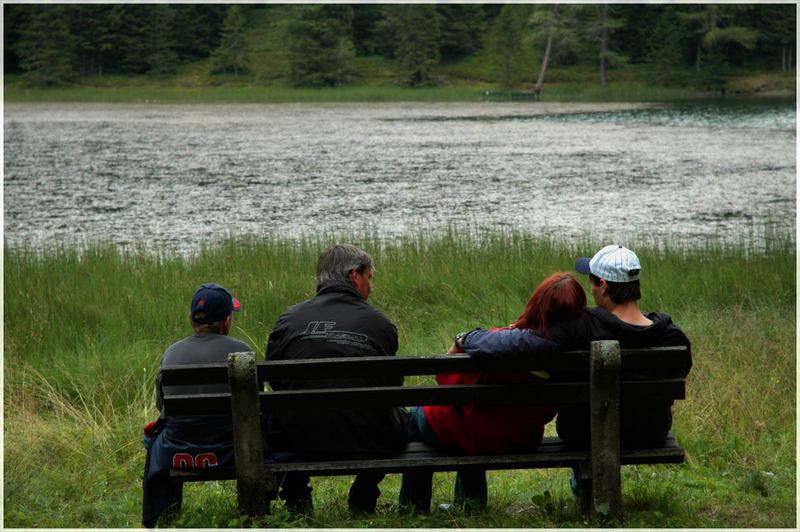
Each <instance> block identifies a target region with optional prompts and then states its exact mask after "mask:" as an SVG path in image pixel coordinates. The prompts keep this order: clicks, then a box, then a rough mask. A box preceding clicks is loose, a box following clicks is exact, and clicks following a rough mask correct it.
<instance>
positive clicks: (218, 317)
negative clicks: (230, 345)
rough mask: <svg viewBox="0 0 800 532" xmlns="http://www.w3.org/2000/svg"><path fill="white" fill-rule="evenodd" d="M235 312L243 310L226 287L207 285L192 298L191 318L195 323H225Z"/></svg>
mask: <svg viewBox="0 0 800 532" xmlns="http://www.w3.org/2000/svg"><path fill="white" fill-rule="evenodd" d="M235 310H242V304H241V303H239V300H238V299H236V298H235V297H233V296H232V295H231V293H230V292H228V291H227V290H226V289H225V288H224V287H222V286H220V285H218V284H216V283H207V284H204V285H202V286H200V288H198V289H197V291H196V292H195V293H194V297H192V306H191V311H190V318H191V320H192V321H193V322H194V323H198V324H204V325H208V324H212V323H215V322H222V321H224V320H225V319H226V318H227V317H228V316H231V315H232V314H233V311H235ZM228 328H230V323H229V324H228Z"/></svg>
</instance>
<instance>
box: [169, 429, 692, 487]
mask: <svg viewBox="0 0 800 532" xmlns="http://www.w3.org/2000/svg"><path fill="white" fill-rule="evenodd" d="M620 458H621V463H622V464H623V465H632V464H677V463H682V462H683V461H684V458H685V455H684V450H683V449H682V448H680V447H679V446H678V444H677V442H676V441H675V438H674V436H673V435H672V433H670V434H669V435H668V437H667V439H666V440H665V441H664V444H663V445H662V446H661V447H655V448H649V449H631V450H625V449H623V450H622V453H621V456H620ZM588 460H589V451H588V450H574V449H569V448H568V447H567V446H566V444H565V443H564V442H563V441H562V440H560V439H559V438H557V437H546V438H544V440H543V441H542V443H541V444H540V445H539V446H538V447H537V448H536V450H535V451H534V452H532V453H520V454H504V455H465V454H459V453H453V452H448V451H441V450H436V449H434V448H432V447H429V446H428V445H426V444H424V443H422V442H412V443H410V444H409V445H408V447H407V448H406V450H405V451H404V452H403V453H401V454H399V455H396V456H392V457H389V458H373V459H358V460H353V459H343V460H330V459H326V460H307V461H301V462H282V463H267V464H265V466H264V469H265V470H266V471H267V472H272V473H287V472H303V473H308V474H310V475H312V476H314V475H317V476H329V475H353V474H356V473H357V472H361V473H363V472H370V471H385V472H388V473H402V472H404V471H413V470H421V469H431V470H434V471H454V470H457V469H487V470H493V469H538V468H552V467H572V466H574V465H576V464H577V463H578V462H582V461H588ZM170 476H172V477H173V478H176V479H179V480H183V481H185V482H192V481H203V480H232V479H235V478H236V474H235V471H233V470H215V469H213V468H212V469H203V470H173V471H172V472H171V474H170Z"/></svg>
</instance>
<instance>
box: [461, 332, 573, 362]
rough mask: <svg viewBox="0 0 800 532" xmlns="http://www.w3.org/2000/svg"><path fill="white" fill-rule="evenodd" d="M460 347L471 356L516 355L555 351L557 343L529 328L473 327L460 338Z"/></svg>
mask: <svg viewBox="0 0 800 532" xmlns="http://www.w3.org/2000/svg"><path fill="white" fill-rule="evenodd" d="M461 349H462V350H463V351H464V352H465V353H467V354H469V355H473V356H497V357H518V356H530V355H532V354H538V353H550V352H553V351H557V350H558V345H557V344H556V343H555V342H552V341H550V340H547V339H545V338H542V337H541V336H538V335H537V334H536V333H535V332H533V331H531V330H530V329H504V330H498V331H488V330H486V329H475V330H473V331H470V332H469V333H467V334H466V335H465V336H463V337H462V338H461Z"/></svg>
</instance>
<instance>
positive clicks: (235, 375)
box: [228, 352, 272, 517]
mask: <svg viewBox="0 0 800 532" xmlns="http://www.w3.org/2000/svg"><path fill="white" fill-rule="evenodd" d="M228 384H229V385H230V388H231V416H232V418H233V446H234V453H235V457H236V491H237V495H238V500H239V510H240V511H241V512H242V513H244V514H247V515H250V516H253V517H259V516H263V515H266V514H268V513H269V495H268V494H269V492H270V491H271V488H272V487H271V486H269V480H268V478H267V476H266V474H265V472H264V450H263V448H262V444H261V414H260V408H259V402H258V375H257V372H256V356H255V353H253V352H245V353H230V354H229V355H228Z"/></svg>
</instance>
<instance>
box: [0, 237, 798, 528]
mask: <svg viewBox="0 0 800 532" xmlns="http://www.w3.org/2000/svg"><path fill="white" fill-rule="evenodd" d="M336 241H347V242H351V243H353V244H356V245H359V246H361V247H363V248H364V249H367V250H369V251H370V252H371V253H372V255H373V256H374V258H375V260H376V266H377V271H376V274H375V277H374V280H373V281H374V282H373V287H374V292H373V295H372V296H371V302H372V303H373V304H374V305H375V306H377V307H378V308H380V309H381V310H383V311H384V312H385V313H386V314H387V315H388V316H390V317H391V318H392V319H393V320H394V322H395V323H396V324H397V327H398V330H399V334H400V354H401V355H402V354H423V353H437V352H442V351H444V349H445V348H446V346H447V345H448V344H449V342H450V341H451V339H452V336H453V335H454V334H455V333H456V332H458V331H461V330H464V329H469V328H472V327H475V326H483V327H488V326H497V325H505V324H507V323H509V322H510V321H512V320H513V319H514V318H516V317H517V315H518V314H519V312H520V310H521V309H522V307H523V306H524V303H525V301H526V300H527V298H528V296H529V295H530V293H531V291H532V290H533V288H534V287H535V286H536V284H537V283H538V282H539V281H540V280H542V279H543V278H544V277H546V276H547V275H548V274H550V273H552V272H553V271H556V270H569V269H571V265H572V263H573V261H574V258H575V257H576V256H587V255H590V254H591V253H592V252H593V251H595V250H596V249H598V248H599V247H600V246H601V245H602V244H604V243H602V242H591V241H588V240H586V241H577V242H570V243H565V242H558V241H551V240H546V239H538V238H532V237H530V236H526V235H524V234H519V233H504V234H490V235H482V236H477V235H476V234H471V233H466V234H462V233H456V232H454V231H450V232H445V233H443V234H425V233H421V234H418V235H414V236H409V237H405V238H401V239H399V240H395V241H392V242H384V241H381V240H380V239H379V238H378V237H376V236H374V235H369V234H367V235H348V236H347V237H346V238H341V239H336V238H333V237H332V236H326V237H320V238H306V239H303V240H300V241H289V240H286V241H284V240H280V239H266V240H261V239H258V238H254V237H251V238H244V237H243V238H236V239H232V240H229V241H227V242H225V243H223V244H221V245H220V246H219V247H208V248H205V249H203V250H201V251H199V252H198V255H197V256H196V257H191V258H181V257H175V256H171V255H169V254H167V253H161V254H148V253H145V252H121V251H118V249H117V248H116V247H115V246H113V245H111V244H98V245H94V246H92V247H89V248H87V249H84V250H77V249H71V248H55V249H52V250H49V251H45V252H35V251H32V250H25V249H9V248H6V249H4V345H5V352H4V355H5V356H4V416H5V418H4V437H5V438H4V453H5V454H4V458H5V460H4V467H5V469H4V523H3V524H4V526H6V527H37V528H38V527H48V528H51V527H69V528H77V527H135V526H138V524H139V519H140V516H141V475H142V469H143V460H144V449H143V447H142V445H141V439H140V435H141V429H142V427H143V426H144V424H145V423H147V422H148V421H151V420H152V419H154V417H155V416H156V411H155V406H154V395H153V385H154V379H155V374H156V371H157V368H158V363H159V359H160V356H161V354H162V353H163V351H164V349H165V348H166V347H167V346H168V345H169V344H170V343H172V342H174V341H176V340H179V339H180V338H183V337H185V336H186V335H187V334H188V323H187V319H186V318H187V312H188V303H189V299H190V298H191V295H192V293H193V292H194V290H195V288H196V287H197V286H198V285H199V284H201V283H202V282H208V281H215V282H219V283H221V284H223V285H225V286H226V287H228V288H229V289H230V290H231V291H232V292H233V293H234V294H235V295H236V296H237V297H239V298H240V299H241V301H242V303H243V305H244V310H243V311H242V312H241V313H238V314H237V315H236V316H235V318H234V328H233V331H232V334H233V335H234V336H236V337H238V338H241V339H244V340H246V341H247V342H248V343H250V345H252V346H253V347H254V348H255V349H256V351H258V352H259V353H262V352H263V350H264V347H265V345H266V340H267V336H268V334H269V331H270V329H271V327H272V325H273V324H274V323H275V321H276V319H277V317H278V316H279V315H280V313H281V312H283V310H285V308H286V307H287V306H288V305H290V304H293V303H296V302H298V301H300V300H302V299H305V298H308V297H311V296H312V295H313V287H314V271H315V265H316V259H317V256H318V255H319V253H320V252H321V251H322V250H323V249H324V248H325V247H327V246H329V245H330V244H332V243H334V242H336ZM748 242H751V243H746V242H742V243H741V244H739V245H723V244H720V243H718V242H710V243H709V244H708V245H707V246H705V247H703V248H702V249H690V250H685V249H683V248H682V247H681V246H680V245H679V243H674V242H640V243H630V245H631V247H633V248H634V249H635V250H636V251H637V253H638V254H639V256H640V258H641V260H642V262H643V264H644V266H645V272H646V274H645V277H644V280H643V292H644V299H643V300H642V302H641V306H642V308H643V309H644V310H651V309H658V310H663V311H665V312H668V313H670V314H671V315H672V316H673V319H674V321H675V322H676V323H678V324H679V325H680V326H681V327H682V328H683V329H684V330H685V331H686V333H687V334H688V336H689V337H690V339H691V340H692V346H693V352H694V367H693V369H692V372H691V374H690V376H689V379H688V397H687V400H685V401H680V402H678V403H677V404H676V407H675V425H674V432H675V434H676V436H677V438H678V440H679V442H680V443H681V444H682V445H683V446H684V447H685V448H686V450H687V461H686V463H685V464H683V465H679V466H638V467H626V468H624V471H623V500H624V511H625V515H626V521H625V523H624V524H625V526H627V527H633V528H637V527H642V528H653V527H656V528H657V527H690V528H694V527H722V528H728V527H767V528H772V527H794V526H795V524H796V513H795V508H796V506H795V483H796V474H795V460H796V458H795V449H796V445H795V441H796V433H795V426H796V418H795V408H794V404H795V403H794V398H795V397H796V391H795V390H796V382H795V374H796V362H795V345H796V343H795V342H796V328H795V324H796V308H795V300H796V290H795V264H796V250H795V241H794V236H793V235H769V234H765V235H760V236H759V237H758V238H753V239H752V240H749V241H748ZM551 425H552V424H551ZM548 432H549V433H552V432H553V428H552V426H548ZM567 477H568V471H567V470H563V469H562V470H542V471H500V472H491V473H490V474H489V497H490V508H489V509H488V511H486V512H482V513H479V514H476V515H464V514H463V513H454V514H447V513H444V514H435V515H432V516H430V517H424V518H416V517H411V516H402V515H396V514H395V513H394V502H395V499H396V496H397V492H398V489H399V477H398V476H397V475H389V476H388V477H387V479H386V480H385V481H384V482H383V483H382V485H381V489H382V492H383V493H382V495H381V498H380V500H379V510H378V513H377V514H376V515H375V516H370V517H353V516H351V515H349V513H348V512H347V505H346V493H347V488H348V485H349V482H350V480H351V479H350V478H348V477H342V478H336V477H328V478H316V479H314V480H313V485H314V497H315V505H316V513H315V514H314V516H312V517H309V518H295V517H292V516H290V515H289V514H288V513H286V512H285V511H284V509H283V508H282V507H281V506H280V505H278V506H276V507H275V508H274V511H273V514H272V515H271V516H269V517H267V518H266V519H265V520H263V521H262V522H259V523H255V524H256V525H260V526H264V527H356V528H361V527H363V528H372V527H390V528H427V527H437V528H438V527H470V528H484V527H516V528H523V527H584V526H587V525H586V524H585V523H584V522H583V520H582V517H581V515H580V513H579V512H578V510H577V507H576V506H575V504H574V503H573V502H572V501H571V497H570V494H569V489H568V486H567ZM435 479H436V480H435V486H434V502H435V503H437V504H438V503H442V502H447V501H448V500H449V498H450V495H451V490H452V482H453V479H454V475H453V474H452V473H440V474H437V475H436V477H435ZM235 497H236V496H235V484H233V483H231V482H218V483H206V484H199V485H190V486H188V487H187V489H186V492H185V510H184V514H183V516H182V517H181V518H180V519H179V520H178V521H177V522H176V523H175V525H177V526H182V527H198V528H206V527H228V526H251V525H253V524H254V523H250V522H248V521H247V520H243V519H241V518H240V517H239V516H238V514H237V512H236V503H235Z"/></svg>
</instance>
